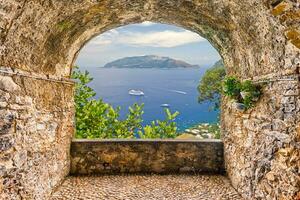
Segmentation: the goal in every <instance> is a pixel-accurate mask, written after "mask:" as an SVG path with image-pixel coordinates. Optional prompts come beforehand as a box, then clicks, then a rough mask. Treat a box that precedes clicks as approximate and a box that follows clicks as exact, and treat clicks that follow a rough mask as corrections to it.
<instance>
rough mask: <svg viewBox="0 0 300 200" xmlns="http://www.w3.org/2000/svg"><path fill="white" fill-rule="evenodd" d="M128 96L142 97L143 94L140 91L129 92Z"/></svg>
mask: <svg viewBox="0 0 300 200" xmlns="http://www.w3.org/2000/svg"><path fill="white" fill-rule="evenodd" d="M128 94H130V95H132V96H144V95H145V93H144V92H143V91H141V90H129V92H128Z"/></svg>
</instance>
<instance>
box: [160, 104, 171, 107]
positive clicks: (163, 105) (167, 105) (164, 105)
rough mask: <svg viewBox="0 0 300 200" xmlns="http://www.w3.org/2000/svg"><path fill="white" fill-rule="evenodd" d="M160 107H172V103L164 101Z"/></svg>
mask: <svg viewBox="0 0 300 200" xmlns="http://www.w3.org/2000/svg"><path fill="white" fill-rule="evenodd" d="M160 107H163V108H169V107H170V104H167V103H164V104H161V105H160Z"/></svg>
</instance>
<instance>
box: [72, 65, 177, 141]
mask: <svg viewBox="0 0 300 200" xmlns="http://www.w3.org/2000/svg"><path fill="white" fill-rule="evenodd" d="M72 78H73V79H74V80H75V81H76V85H75V98H74V100H75V108H76V114H75V121H76V138H89V139H93V138H101V139H108V138H136V137H137V133H138V135H140V136H142V137H141V138H174V137H175V136H176V135H177V133H176V130H177V127H176V123H175V122H174V120H175V118H176V117H177V115H178V114H179V113H178V112H175V113H173V114H172V113H171V112H170V111H169V110H168V109H166V110H165V112H166V116H167V117H166V119H165V120H163V121H159V120H157V121H155V122H152V123H151V125H148V126H145V127H142V125H141V124H142V122H143V119H142V115H143V113H144V111H143V107H144V105H143V104H141V105H138V104H133V106H131V107H129V110H128V114H127V115H126V119H124V120H120V119H119V117H120V109H121V108H120V107H117V108H113V107H112V106H111V105H110V104H107V103H105V102H103V100H102V99H98V100H97V99H95V96H96V93H95V91H94V90H93V89H92V88H90V87H89V86H88V84H89V83H90V82H91V81H92V80H93V78H92V77H91V76H90V74H89V72H87V71H85V72H84V73H83V72H81V71H79V70H78V67H74V71H73V73H72Z"/></svg>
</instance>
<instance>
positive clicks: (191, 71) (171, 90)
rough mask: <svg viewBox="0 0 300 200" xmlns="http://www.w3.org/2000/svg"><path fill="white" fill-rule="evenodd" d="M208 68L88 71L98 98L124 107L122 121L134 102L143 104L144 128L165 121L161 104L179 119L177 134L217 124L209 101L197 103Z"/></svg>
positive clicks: (102, 69) (89, 69) (95, 69)
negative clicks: (201, 126) (192, 128)
mask: <svg viewBox="0 0 300 200" xmlns="http://www.w3.org/2000/svg"><path fill="white" fill-rule="evenodd" d="M206 69H207V68H168V69H157V68H150V69H144V68H142V69H137V68H101V67H98V68H88V69H80V70H88V71H89V72H90V75H91V76H92V77H93V78H94V80H93V81H92V82H91V83H90V84H89V86H90V87H91V88H93V89H94V90H95V91H96V93H97V96H96V98H101V99H103V100H104V101H105V102H106V103H110V104H111V105H113V106H114V107H117V106H120V107H121V112H120V114H121V116H120V118H121V119H124V118H125V116H126V114H127V113H128V107H129V106H131V105H133V104H134V103H138V104H142V103H143V104H144V114H143V125H146V124H150V123H151V121H153V120H157V119H160V120H162V119H164V118H165V111H164V107H162V106H161V105H162V104H169V109H170V110H171V111H172V112H175V111H178V112H179V113H180V114H179V116H178V117H177V118H176V120H175V121H176V123H177V127H178V131H183V130H185V129H187V128H189V127H192V126H195V125H197V124H199V123H215V122H217V121H218V115H219V113H218V111H212V110H211V109H210V108H211V104H210V103H209V102H205V103H201V104H200V103H198V95H199V93H198V91H197V86H198V83H199V80H200V79H201V77H202V76H203V74H204V73H205V71H206ZM129 90H141V91H143V92H144V94H145V95H144V96H132V95H129V94H128V91H129Z"/></svg>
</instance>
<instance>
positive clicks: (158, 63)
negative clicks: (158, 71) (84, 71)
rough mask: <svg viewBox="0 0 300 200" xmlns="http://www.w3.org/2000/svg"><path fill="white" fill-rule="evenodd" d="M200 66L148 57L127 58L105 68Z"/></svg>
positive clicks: (169, 59) (111, 63)
mask: <svg viewBox="0 0 300 200" xmlns="http://www.w3.org/2000/svg"><path fill="white" fill-rule="evenodd" d="M196 67H200V66H199V65H192V64H189V63H187V62H184V61H182V60H176V59H173V58H169V57H162V56H155V55H146V56H133V57H125V58H121V59H118V60H115V61H113V62H110V63H107V64H106V65H104V68H196Z"/></svg>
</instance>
